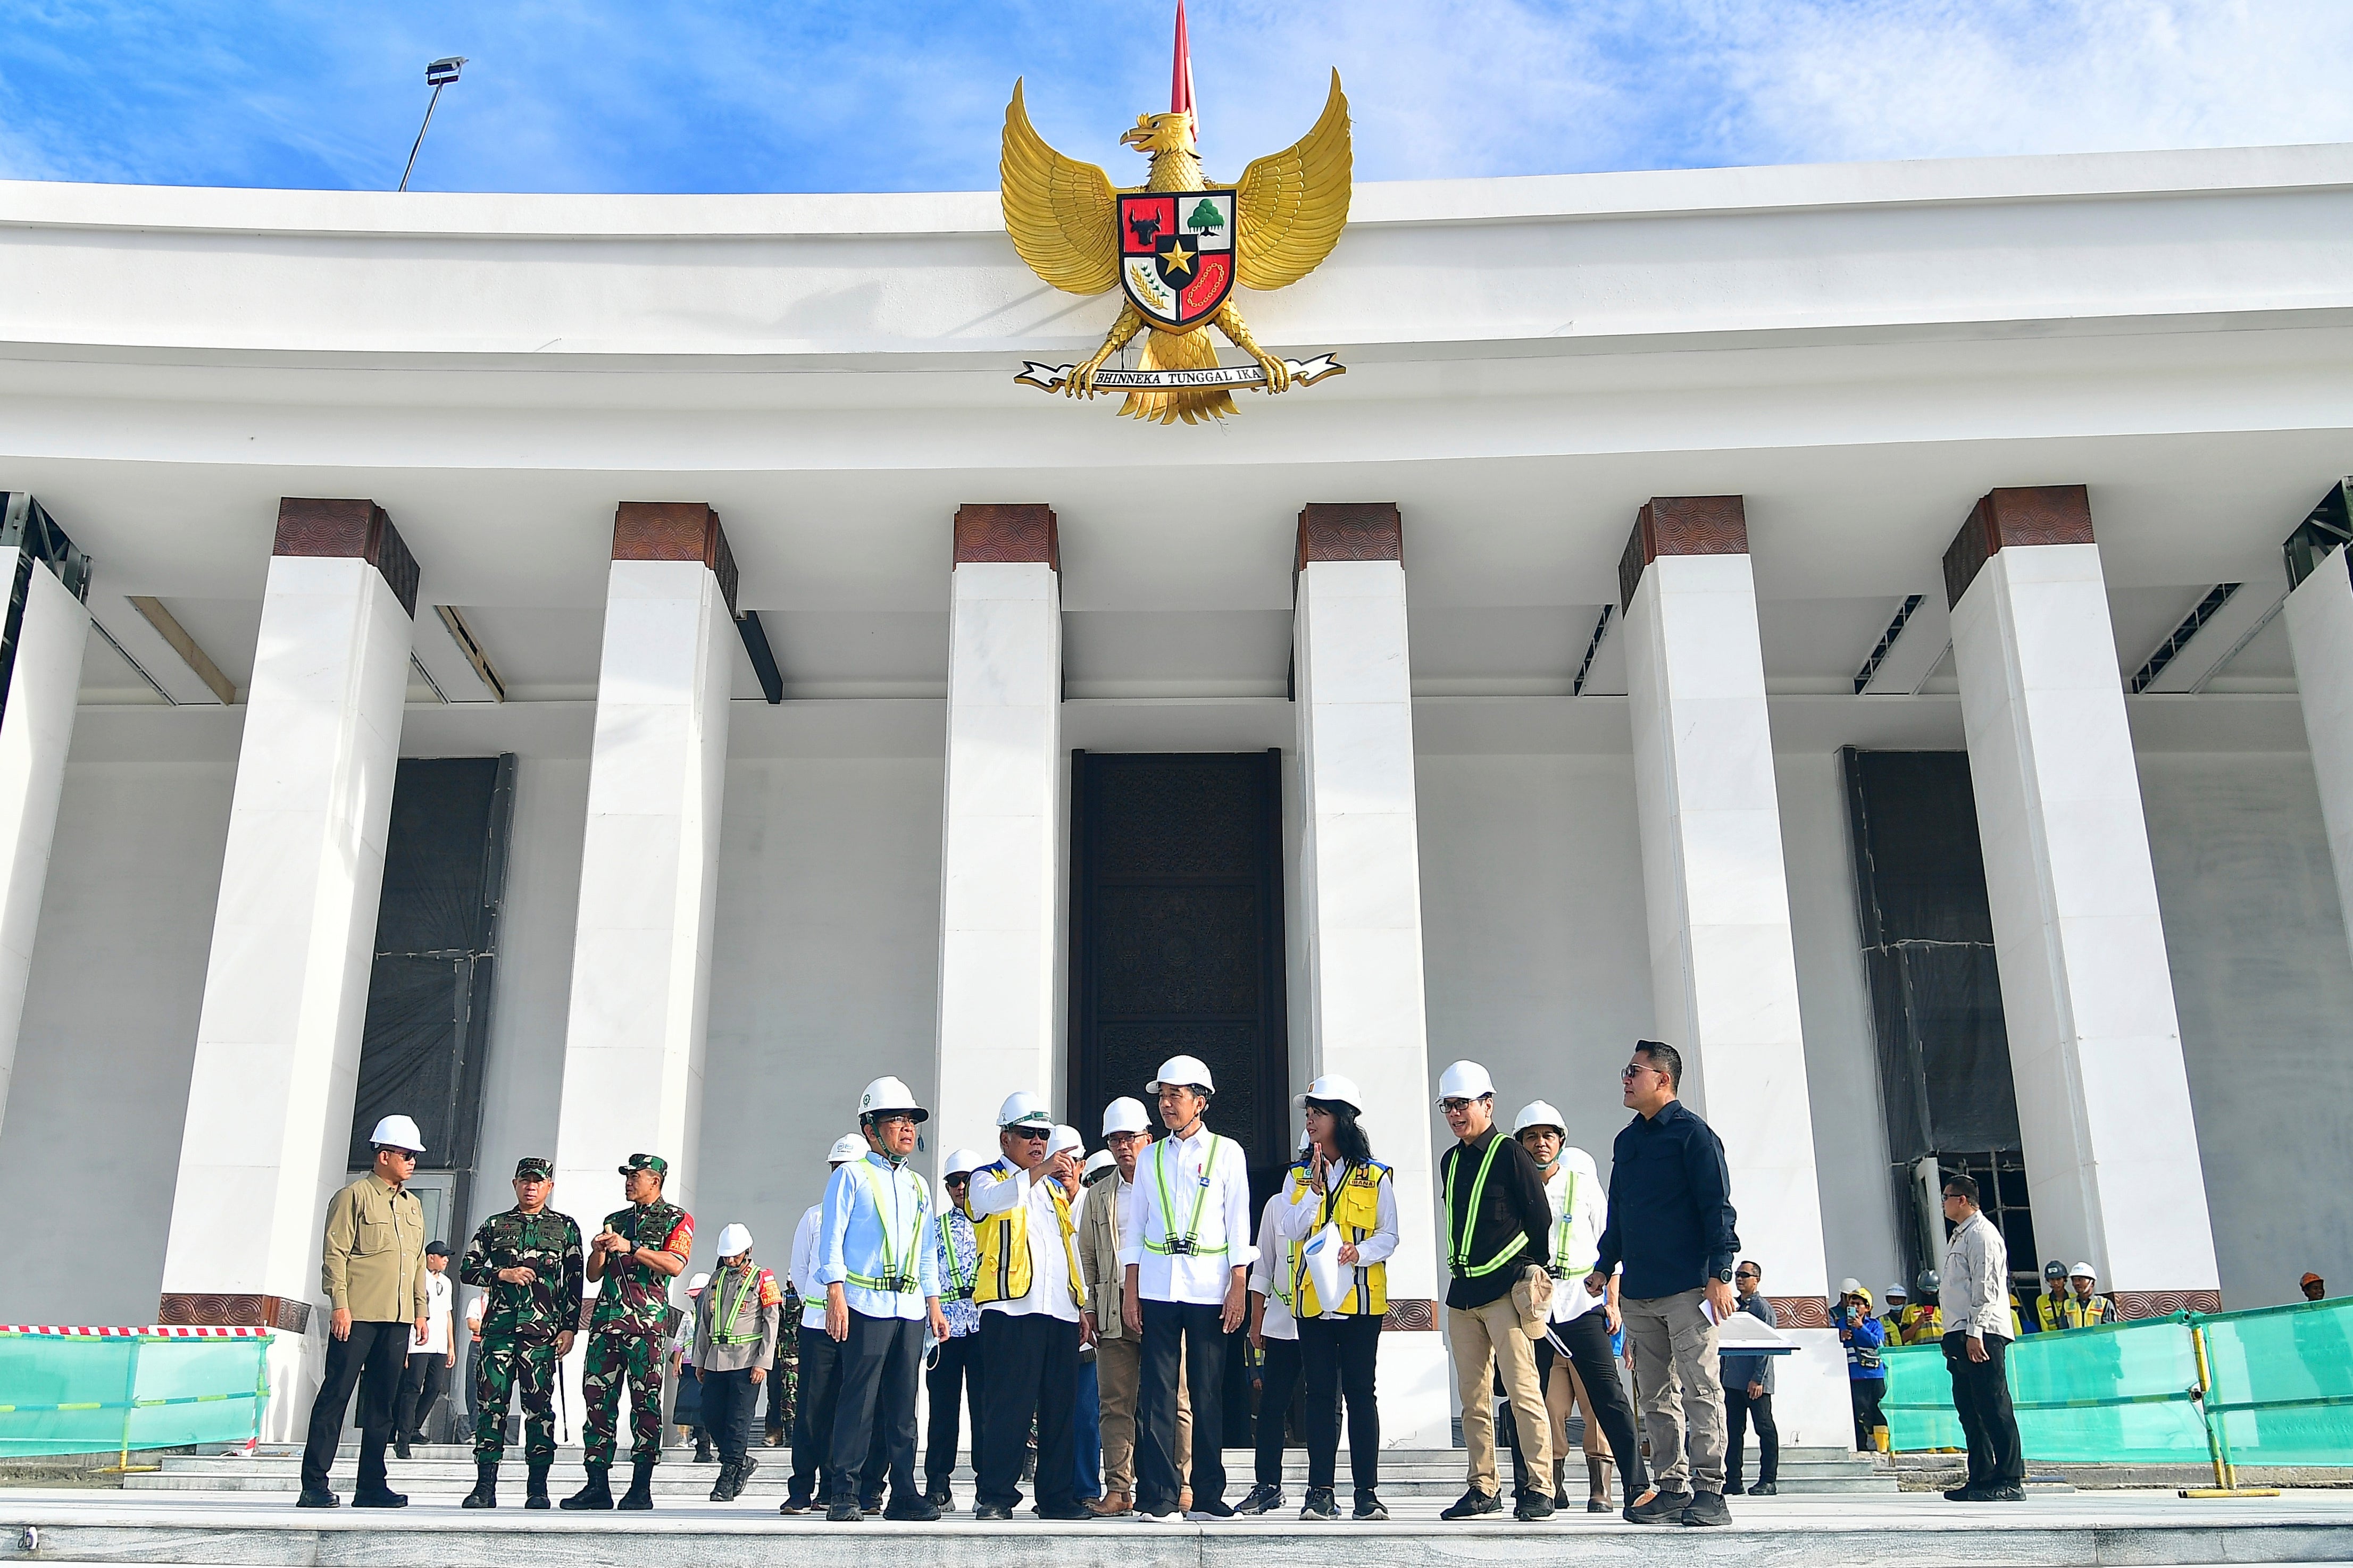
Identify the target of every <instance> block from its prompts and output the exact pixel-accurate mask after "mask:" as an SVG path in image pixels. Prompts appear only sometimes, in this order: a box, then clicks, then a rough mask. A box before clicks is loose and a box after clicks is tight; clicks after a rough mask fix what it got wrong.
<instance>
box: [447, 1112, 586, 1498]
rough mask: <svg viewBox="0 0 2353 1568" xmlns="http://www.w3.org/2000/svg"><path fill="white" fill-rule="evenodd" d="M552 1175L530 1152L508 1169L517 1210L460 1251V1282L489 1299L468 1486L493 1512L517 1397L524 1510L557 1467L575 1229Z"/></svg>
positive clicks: (576, 1262)
mask: <svg viewBox="0 0 2353 1568" xmlns="http://www.w3.org/2000/svg"><path fill="white" fill-rule="evenodd" d="M554 1190H555V1169H554V1166H553V1165H551V1164H550V1163H548V1162H547V1161H545V1160H543V1159H540V1158H539V1157H538V1156H536V1155H533V1156H531V1157H529V1158H526V1159H523V1160H519V1161H517V1162H516V1163H515V1173H514V1193H515V1206H514V1207H512V1208H511V1209H508V1210H506V1211H505V1212H504V1213H501V1214H494V1215H491V1217H490V1218H488V1219H486V1220H484V1221H483V1222H482V1226H481V1228H480V1230H477V1231H476V1232H474V1239H473V1240H472V1241H470V1242H469V1243H468V1244H467V1246H466V1258H465V1261H464V1262H463V1263H462V1264H460V1265H459V1269H458V1278H459V1279H462V1280H464V1281H465V1282H466V1283H467V1284H469V1285H478V1286H480V1287H481V1288H482V1289H483V1290H484V1292H486V1298H487V1299H486V1300H485V1301H484V1302H483V1311H482V1327H481V1335H480V1348H479V1349H478V1350H477V1351H476V1352H474V1399H475V1405H476V1413H475V1417H474V1473H475V1480H474V1489H473V1490H472V1491H471V1492H469V1493H468V1494H467V1495H466V1501H465V1506H466V1507H468V1508H496V1507H498V1506H499V1461H500V1459H501V1458H504V1457H505V1454H506V1447H507V1405H508V1402H509V1400H511V1399H512V1397H513V1396H514V1394H515V1392H516V1391H517V1390H518V1389H520V1390H521V1391H522V1417H523V1461H524V1463H525V1464H526V1465H528V1466H529V1467H530V1482H529V1492H528V1494H527V1495H526V1497H525V1499H524V1500H523V1507H525V1508H545V1507H546V1506H547V1471H548V1468H549V1467H550V1466H551V1465H553V1464H554V1463H555V1412H554V1407H553V1405H552V1403H551V1402H552V1400H553V1399H554V1393H555V1379H556V1373H557V1364H558V1363H560V1362H562V1361H563V1359H564V1358H565V1356H566V1355H569V1354H570V1353H571V1352H572V1333H573V1330H574V1329H575V1327H576V1326H577V1325H578V1324H579V1321H580V1299H581V1294H582V1285H581V1277H582V1273H583V1268H584V1262H585V1260H584V1259H583V1258H582V1256H581V1250H580V1226H578V1225H576V1224H575V1223H574V1222H573V1220H572V1219H571V1217H570V1216H568V1215H560V1214H557V1213H555V1212H554V1210H553V1209H550V1208H549V1207H548V1206H547V1200H548V1195H549V1194H551V1193H553V1192H554Z"/></svg>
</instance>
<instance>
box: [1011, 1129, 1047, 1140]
mask: <svg viewBox="0 0 2353 1568" xmlns="http://www.w3.org/2000/svg"><path fill="white" fill-rule="evenodd" d="M1006 1131H1008V1132H1010V1133H1012V1134H1013V1136H1015V1137H1016V1138H1028V1139H1032V1140H1034V1141H1036V1142H1040V1143H1042V1142H1045V1141H1046V1140H1047V1139H1049V1138H1051V1137H1052V1136H1053V1135H1054V1130H1053V1129H1052V1128H1050V1127H1008V1128H1007V1129H1006Z"/></svg>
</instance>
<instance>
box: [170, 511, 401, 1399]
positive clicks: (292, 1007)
mask: <svg viewBox="0 0 2353 1568" xmlns="http://www.w3.org/2000/svg"><path fill="white" fill-rule="evenodd" d="M416 584H417V569H416V564H415V563H414V562H413V561H412V560H411V559H410V558H409V556H408V552H407V549H406V546H405V545H404V544H402V542H401V540H400V536H399V534H398V533H397V532H396V531H395V530H394V528H393V526H392V523H391V520H390V519H388V518H386V517H385V514H384V512H383V510H381V509H379V508H377V507H376V506H375V504H374V503H373V502H370V501H364V500H349V501H345V500H328V501H316V500H311V501H305V500H287V501H284V502H281V503H280V509H279V524H278V542H277V546H276V553H275V554H274V555H273V556H272V557H271V559H270V563H269V583H268V585H267V587H266V588H265V589H264V590H263V593H262V605H261V636H260V641H259V645H258V646H257V647H256V648H255V651H254V660H253V682H252V685H251V687H250V688H249V689H248V695H247V698H246V710H245V733H244V737H243V741H242V742H241V744H240V746H239V749H238V753H237V788H236V792H235V794H234V795H232V796H231V797H230V805H229V824H228V843H227V849H226V851H225V853H224V855H223V857H222V862H221V885H220V899H219V902H218V904H217V905H216V908H215V910H214V915H213V943H212V956H211V959H210V962H209V963H208V965H207V968H206V974H205V999H204V1006H203V1010H202V1012H201V1013H200V1014H199V1016H198V1021H197V1025H196V1054H195V1073H194V1075H193V1077H192V1078H191V1079H190V1081H189V1085H188V1114H187V1123H186V1128H185V1131H184V1132H183V1134H182V1136H181V1142H180V1173H179V1182H178V1186H177V1189H176V1192H175V1194H174V1201H173V1205H172V1226H171V1233H170V1238H169V1240H168V1242H167V1243H166V1247H165V1250H164V1306H163V1310H162V1317H163V1321H166V1322H170V1321H200V1322H201V1321H232V1322H256V1321H259V1322H263V1323H266V1324H274V1325H275V1326H279V1327H287V1326H290V1325H291V1324H292V1323H294V1322H295V1321H298V1320H299V1319H300V1317H301V1312H300V1310H299V1307H298V1306H296V1304H300V1303H306V1302H307V1303H311V1304H312V1305H311V1310H310V1312H309V1325H310V1333H309V1335H308V1336H307V1346H306V1345H305V1338H306V1337H305V1336H301V1335H295V1334H290V1333H288V1334H280V1335H279V1336H277V1337H278V1339H279V1340H280V1342H281V1345H280V1348H278V1349H275V1350H273V1352H272V1363H273V1367H274V1368H275V1375H274V1386H273V1392H272V1397H271V1401H270V1405H269V1426H270V1428H271V1431H272V1433H273V1434H274V1435H277V1436H285V1435H287V1434H289V1433H290V1432H292V1431H294V1430H296V1429H297V1428H296V1423H299V1422H300V1421H301V1420H302V1419H303V1418H304V1416H305V1415H306V1414H307V1410H306V1406H307V1402H308V1401H307V1389H305V1388H303V1387H302V1386H301V1382H300V1379H299V1378H295V1377H293V1376H291V1375H290V1374H291V1373H293V1371H294V1369H295V1367H296V1366H298V1365H300V1364H301V1360H302V1358H303V1352H304V1351H305V1349H307V1350H308V1351H309V1352H310V1353H311V1354H313V1355H315V1353H316V1347H318V1346H319V1345H322V1344H323V1342H324V1340H323V1335H324V1332H325V1318H326V1310H325V1308H324V1306H323V1305H322V1304H320V1286H319V1234H320V1224H321V1218H320V1216H321V1215H322V1212H323V1208H324V1205H325V1202H326V1199H327V1197H328V1195H329V1194H331V1193H332V1192H333V1191H334V1189H335V1188H337V1187H339V1186H341V1185H342V1184H343V1182H344V1181H345V1180H347V1179H348V1173H347V1172H346V1171H345V1169H344V1162H345V1160H346V1158H347V1157H348V1151H349V1147H350V1143H351V1135H352V1100H353V1092H354V1090H355V1089H356V1087H357V1084H358V1079H359V1058H360V1029H361V1025H362V1023H363V1021H364V1017H365V1015H366V1010H367V993H368V976H369V971H370V967H371V964H370V959H371V954H372V952H373V950H374V947H375V920H376V903H377V899H378V895H379V893H380V892H381V890H382V887H383V882H384V845H385V827H386V825H387V823H388V821H389V819H390V817H391V813H392V784H393V773H394V769H395V767H396V764H397V762H398V760H399V752H400V722H401V709H402V704H403V702H404V700H405V699H406V690H407V684H408V649H409V634H410V613H411V610H412V608H413V606H414V604H415V596H416ZM313 1375H315V1374H313Z"/></svg>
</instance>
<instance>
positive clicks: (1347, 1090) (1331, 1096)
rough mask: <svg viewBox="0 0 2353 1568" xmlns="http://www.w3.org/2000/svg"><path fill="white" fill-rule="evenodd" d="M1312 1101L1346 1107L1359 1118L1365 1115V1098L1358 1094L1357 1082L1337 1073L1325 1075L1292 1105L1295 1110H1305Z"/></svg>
mask: <svg viewBox="0 0 2353 1568" xmlns="http://www.w3.org/2000/svg"><path fill="white" fill-rule="evenodd" d="M1309 1100H1323V1101H1324V1102H1325V1103H1326V1104H1339V1105H1345V1106H1346V1107H1347V1108H1348V1109H1349V1110H1353V1111H1355V1112H1356V1114H1357V1115H1359V1116H1362V1115H1363V1114H1364V1113H1365V1097H1364V1096H1363V1095H1361V1094H1359V1093H1357V1092H1356V1079H1352V1078H1345V1077H1343V1076H1342V1075H1341V1074H1339V1073H1336V1072H1330V1073H1325V1074H1324V1076H1323V1077H1322V1078H1319V1079H1316V1080H1315V1081H1314V1083H1311V1084H1309V1085H1308V1086H1307V1092H1306V1093H1305V1094H1301V1095H1294V1096H1293V1097H1292V1101H1291V1103H1292V1106H1293V1109H1294V1110H1306V1109H1307V1102H1308V1101H1309Z"/></svg>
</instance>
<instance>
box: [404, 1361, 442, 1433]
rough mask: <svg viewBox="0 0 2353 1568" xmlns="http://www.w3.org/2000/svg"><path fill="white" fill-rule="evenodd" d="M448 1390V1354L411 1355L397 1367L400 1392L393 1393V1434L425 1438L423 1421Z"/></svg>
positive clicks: (424, 1421)
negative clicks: (403, 1363) (398, 1369)
mask: <svg viewBox="0 0 2353 1568" xmlns="http://www.w3.org/2000/svg"><path fill="white" fill-rule="evenodd" d="M448 1392H449V1358H448V1356H447V1355H445V1354H443V1353H442V1352H439V1351H427V1352H423V1353H422V1354H418V1355H412V1356H410V1357H409V1358H408V1364H407V1365H406V1366H405V1367H403V1368H401V1369H400V1392H399V1393H398V1394H395V1395H393V1403H392V1435H393V1436H395V1437H406V1438H407V1439H408V1440H409V1441H410V1442H412V1443H421V1442H423V1441H424V1440H425V1423H426V1421H427V1418H429V1417H430V1416H431V1415H432V1414H433V1407H434V1406H435V1405H438V1404H440V1403H441V1399H442V1396H443V1395H444V1394H448Z"/></svg>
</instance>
